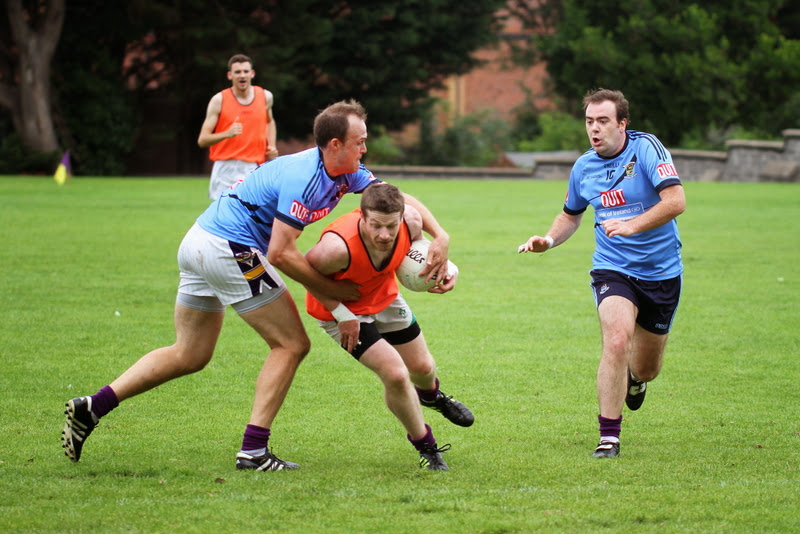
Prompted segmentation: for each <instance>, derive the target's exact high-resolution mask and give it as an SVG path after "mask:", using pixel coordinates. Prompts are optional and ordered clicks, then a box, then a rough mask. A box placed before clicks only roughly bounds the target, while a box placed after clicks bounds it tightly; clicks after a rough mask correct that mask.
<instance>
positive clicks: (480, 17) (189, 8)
mask: <svg viewBox="0 0 800 534" xmlns="http://www.w3.org/2000/svg"><path fill="white" fill-rule="evenodd" d="M11 1H12V3H15V4H17V5H19V3H20V0H11ZM504 3H505V0H471V1H469V2H464V1H463V0H340V1H337V2H330V1H329V0H228V1H226V2H206V1H205V0H182V1H181V2H174V1H170V0H128V1H125V2H103V1H101V0H81V1H80V2H70V3H68V5H67V8H66V9H67V20H66V22H65V24H64V32H65V35H64V36H63V38H62V44H65V46H60V47H59V49H58V55H57V61H55V62H54V65H53V70H54V76H55V78H56V79H57V80H58V87H57V92H56V93H55V94H54V95H52V98H53V100H51V102H50V103H51V104H53V103H55V104H56V105H55V109H56V116H57V118H58V120H57V123H58V124H59V128H58V129H57V130H58V133H59V137H60V140H61V142H62V143H64V144H69V145H73V146H74V145H77V146H78V153H79V156H80V159H81V164H83V165H90V163H91V165H90V166H91V169H93V172H100V170H101V169H107V170H106V172H109V173H110V172H114V173H117V172H122V171H121V170H119V169H116V168H114V169H110V168H108V165H110V164H111V163H112V162H115V163H117V164H120V163H121V162H122V161H123V160H124V157H125V153H126V151H130V150H131V146H132V143H133V136H134V134H135V133H136V130H137V124H138V121H139V120H142V121H144V122H143V125H142V128H141V130H140V131H139V141H138V142H139V145H138V146H141V144H142V143H145V142H147V141H148V140H152V139H153V138H155V137H156V136H158V137H159V138H160V139H162V140H169V139H171V142H172V145H173V146H174V147H176V150H178V151H181V152H182V154H183V157H184V159H185V160H188V161H190V162H195V161H197V162H198V165H197V166H195V167H192V168H183V169H180V171H181V172H187V171H191V172H194V171H197V170H198V168H199V167H200V165H202V162H203V160H204V157H201V156H200V153H201V151H199V149H198V148H197V147H196V139H197V133H198V131H199V128H200V124H201V123H202V121H203V117H204V114H205V109H206V105H207V103H208V100H209V98H210V97H211V96H212V95H213V94H214V93H215V92H216V91H218V90H221V89H223V88H225V87H226V86H227V83H228V82H227V81H226V79H225V71H226V62H227V60H228V58H229V57H230V56H232V55H233V54H235V53H245V54H248V55H250V56H251V57H252V58H253V61H254V67H255V70H256V80H255V82H256V83H257V84H258V85H262V86H264V87H266V88H268V89H270V90H271V91H272V92H273V93H274V94H275V102H276V104H275V110H274V113H275V115H276V120H277V121H278V125H279V129H278V135H279V138H290V137H298V138H306V137H307V136H308V135H309V134H310V132H311V126H312V121H313V118H314V115H316V113H317V111H318V110H320V109H322V108H323V107H325V106H326V105H328V104H330V103H332V102H334V101H336V100H340V99H344V98H356V99H358V100H360V101H361V102H362V103H363V104H364V105H365V106H366V107H367V109H368V111H369V122H370V125H371V127H375V128H379V127H385V128H387V129H390V130H395V129H398V128H401V127H402V126H404V125H405V124H407V123H409V122H412V121H414V120H416V119H417V118H419V117H420V116H422V115H424V113H425V111H426V110H427V109H428V108H429V106H430V105H431V98H430V91H431V89H433V88H436V87H440V86H441V85H442V83H443V81H444V80H445V79H446V78H447V77H448V76H450V75H457V74H463V73H466V72H468V71H469V70H470V69H472V68H473V67H474V66H475V65H477V64H478V63H479V61H478V60H476V59H475V58H473V57H472V55H471V53H472V52H473V51H474V50H476V49H478V48H481V47H483V46H485V45H487V44H488V43H490V42H492V41H493V40H494V38H495V30H496V28H497V25H498V24H499V18H498V16H497V15H496V12H497V10H498V9H499V8H500V7H502V6H503V5H504ZM57 5H60V6H61V7H62V12H63V5H64V1H63V0H39V1H38V2H37V1H35V0H29V2H28V4H27V10H23V11H24V12H25V13H27V12H31V13H34V14H35V15H36V17H42V16H43V15H45V14H48V13H49V14H50V15H51V16H52V15H54V13H53V12H54V11H55V9H54V6H57ZM40 8H46V9H40ZM51 10H52V11H53V12H51ZM9 18H10V17H9ZM17 18H18V17H17ZM34 18H35V17H34ZM4 22H5V23H8V22H9V21H8V20H6V21H3V20H0V34H2V33H3V29H4V25H3V23H4ZM35 35H36V34H34V33H32V32H29V33H27V34H25V36H23V37H21V39H22V41H23V42H24V41H25V39H26V38H32V37H34V36H35ZM48 36H50V37H53V36H54V37H56V39H57V34H56V33H55V32H51V33H48ZM2 51H3V52H4V54H3V56H4V59H5V60H6V63H5V65H13V64H15V62H17V61H18V60H19V56H18V50H17V48H15V47H14V46H11V45H9V46H8V47H6V48H4V49H3V50H2ZM51 56H52V52H51V53H50V55H46V54H40V57H41V59H42V61H43V62H44V61H45V60H48V61H49V58H50V57H51ZM48 64H49V63H48ZM2 72H3V74H2V78H0V82H4V83H8V80H11V79H12V77H10V76H6V74H5V71H2ZM42 76H43V77H45V79H46V80H47V81H49V79H50V77H49V74H48V73H44V72H43V73H42V74H41V75H37V77H42ZM82 90H83V91H84V92H86V91H87V90H88V91H90V95H89V96H90V98H84V95H82V94H81V91H82ZM48 93H49V91H48ZM156 103H157V104H158V106H159V111H160V113H158V114H157V115H158V116H157V121H156V122H152V121H150V119H149V118H148V117H147V115H148V114H149V113H150V112H149V110H151V109H153V106H154V105H155V104H156ZM3 105H4V106H5V107H7V108H9V109H11V107H13V106H14V104H13V103H12V102H11V101H10V100H8V99H6V100H5V101H4V102H3ZM92 106H93V107H92ZM103 107H104V108H105V109H99V108H103ZM32 117H33V116H32V115H30V113H29V112H27V111H25V110H24V109H23V110H21V111H20V116H19V117H17V118H15V119H14V125H15V128H16V129H17V130H18V131H19V130H20V129H21V128H22V127H23V125H24V124H26V123H28V122H35V121H34V119H33V118H32ZM0 126H2V125H1V124H0ZM110 126H115V127H114V128H113V129H111V128H110ZM162 155H163V154H162ZM139 159H141V156H139Z"/></svg>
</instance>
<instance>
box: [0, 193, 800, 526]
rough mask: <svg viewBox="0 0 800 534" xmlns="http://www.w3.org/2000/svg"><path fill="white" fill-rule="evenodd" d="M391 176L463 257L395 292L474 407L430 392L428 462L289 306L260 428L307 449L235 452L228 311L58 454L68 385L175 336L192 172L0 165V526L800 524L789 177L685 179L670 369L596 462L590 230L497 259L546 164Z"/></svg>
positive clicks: (196, 201) (237, 344) (522, 219)
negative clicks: (279, 466)
mask: <svg viewBox="0 0 800 534" xmlns="http://www.w3.org/2000/svg"><path fill="white" fill-rule="evenodd" d="M394 183H396V184H398V185H400V186H401V188H403V189H404V190H406V191H407V192H410V193H412V194H414V195H416V196H417V197H418V198H420V199H421V200H422V201H423V202H425V203H426V204H427V205H428V206H429V207H430V208H431V209H432V210H433V211H434V213H436V215H437V216H438V218H439V219H440V221H441V223H442V224H443V225H444V226H445V227H446V228H447V229H448V230H449V232H450V233H451V236H452V244H451V258H452V259H453V260H454V261H455V262H456V263H457V264H458V266H459V268H460V271H461V275H460V279H459V285H458V287H457V288H456V290H455V291H453V292H452V293H450V294H447V295H443V296H439V295H429V294H407V295H406V297H407V299H408V300H409V302H410V303H411V305H412V308H413V309H414V311H415V313H416V315H417V316H418V317H419V320H420V324H421V325H422V328H423V330H424V331H425V333H426V338H427V340H428V343H429V345H430V347H431V350H432V352H433V354H434V356H435V357H436V358H437V362H438V365H439V375H440V377H441V380H442V388H443V389H444V390H445V391H446V392H448V393H450V394H454V395H455V396H456V397H457V398H458V399H460V400H462V401H464V402H465V403H466V404H467V405H468V406H470V407H471V408H472V409H473V411H474V412H475V415H476V423H475V425H474V426H473V427H471V428H468V429H464V428H459V427H455V426H453V425H450V424H449V423H447V422H446V421H445V420H444V419H443V418H441V416H439V415H438V414H436V413H433V412H427V413H426V417H427V419H428V421H429V422H430V423H431V424H432V426H433V427H434V430H435V431H436V434H437V437H438V439H439V442H440V444H443V443H451V444H452V450H451V451H450V452H448V453H446V455H445V459H446V460H447V462H448V463H449V464H450V467H451V470H450V471H449V472H446V473H443V472H438V473H434V472H426V471H421V470H420V469H419V468H418V467H417V465H416V461H417V456H416V454H415V453H414V451H413V449H412V448H411V447H410V445H409V444H408V442H407V441H406V439H405V434H404V432H403V430H402V427H401V426H400V425H399V423H398V422H397V421H396V420H395V419H394V418H393V417H392V416H391V415H390V414H389V412H388V410H387V409H386V408H385V406H384V405H383V401H382V389H381V386H380V384H379V382H378V380H377V379H376V378H375V377H374V376H373V375H372V374H371V373H370V372H369V371H367V370H366V369H364V368H363V367H361V366H359V365H358V364H357V363H355V362H354V361H352V359H351V358H350V357H349V356H347V355H346V354H345V353H344V352H342V351H341V350H339V349H337V347H336V346H335V345H334V343H333V342H332V341H331V340H330V339H329V338H327V337H326V336H325V335H324V334H323V333H322V332H321V331H320V330H319V329H318V328H317V327H316V326H315V324H314V323H313V322H312V321H311V320H309V319H308V317H307V316H305V315H304V320H305V322H306V325H307V327H308V331H309V335H310V336H311V340H312V343H313V348H312V352H311V354H309V356H308V357H307V359H306V361H305V362H304V363H303V364H302V365H301V367H300V370H299V372H298V376H297V378H296V379H295V382H294V385H293V386H292V389H291V390H290V392H289V395H288V398H287V401H286V403H285V404H284V407H283V409H282V411H281V412H280V414H279V415H278V418H277V420H276V422H275V425H274V426H273V438H272V440H271V444H272V447H273V450H274V452H275V453H276V454H278V456H280V457H282V458H285V459H287V460H292V461H295V462H298V463H300V464H301V466H302V467H301V469H300V470H299V471H294V472H278V473H253V472H239V471H236V470H235V469H234V462H233V460H234V455H235V453H236V451H237V450H238V447H239V445H240V443H241V433H242V430H243V428H244V425H245V424H246V422H247V418H248V416H249V412H250V405H251V402H252V389H253V384H254V380H255V377H256V375H257V373H258V370H259V368H260V366H261V364H262V362H263V359H264V357H265V354H266V350H265V346H264V344H263V342H261V341H260V339H259V338H258V337H257V336H256V334H255V333H254V332H252V331H251V330H249V328H248V327H247V326H246V325H245V324H244V322H243V321H241V320H240V319H239V318H238V317H237V316H236V315H235V313H233V312H231V311H229V312H228V315H227V316H226V323H225V328H224V330H223V333H222V336H221V339H220V342H219V345H218V349H217V353H216V356H215V357H214V359H213V360H212V361H211V363H210V364H209V365H208V367H207V368H206V369H205V370H204V371H203V372H201V373H198V374H195V375H192V376H189V377H185V378H182V379H179V380H176V381H174V382H171V383H168V384H165V385H163V386H161V387H159V388H157V389H156V390H154V391H151V392H148V393H147V394H145V395H141V396H139V397H135V398H133V399H130V400H129V401H127V402H125V403H123V405H122V406H120V408H118V409H117V410H116V411H114V412H113V413H112V414H110V415H109V416H108V417H106V418H105V419H103V421H102V423H101V425H100V426H99V427H98V429H97V430H96V431H95V433H94V434H93V435H92V437H91V438H90V440H89V441H88V443H87V445H86V447H85V449H84V453H83V458H82V459H81V462H80V463H78V464H73V463H71V462H69V460H67V458H66V457H65V456H64V455H63V452H62V450H61V448H60V434H61V428H62V426H63V417H64V416H63V413H62V412H63V409H64V408H63V406H64V402H65V401H66V400H67V399H69V398H71V397H75V396H79V395H86V394H92V393H94V392H95V391H97V389H98V388H100V387H101V386H103V385H105V384H107V383H109V382H111V381H112V380H113V379H114V378H115V377H116V376H117V375H118V374H120V373H121V372H122V371H123V370H124V369H125V368H127V366H128V365H130V364H131V363H133V362H134V361H135V360H137V359H138V358H139V357H140V356H141V355H142V354H144V353H145V352H147V351H149V350H151V349H153V348H156V347H159V346H163V345H168V344H171V343H172V342H173V327H172V308H173V302H174V297H175V290H176V287H177V279H178V278H177V267H176V259H175V255H176V251H177V246H178V244H179V242H180V240H181V238H182V236H183V234H184V232H185V231H186V230H187V229H188V227H189V226H190V225H191V224H192V222H193V220H194V219H195V217H196V216H197V215H198V214H199V213H200V212H201V211H202V210H203V209H204V207H205V206H206V205H207V200H206V199H205V192H206V187H207V179H205V178H203V179H87V178H84V179H81V178H77V179H74V180H73V181H72V183H70V184H68V185H67V186H65V187H58V186H56V185H55V184H54V183H53V181H52V180H50V179H42V178H19V177H3V178H0V198H2V209H1V210H0V226H1V227H2V229H3V230H2V235H3V238H2V243H3V246H2V247H0V265H2V273H3V274H2V281H1V282H0V304H1V305H2V306H1V307H0V391H2V396H0V431H2V433H1V434H0V531H3V532H56V531H58V532H173V533H175V532H181V533H183V532H198V533H206V532H217V533H222V532H248V531H252V532H304V533H305V532H342V533H361V532H363V533H378V532H391V533H396V532H397V533H406V532H407V533H413V532H432V533H459V534H463V533H487V534H488V533H518V532H519V533H522V532H651V531H656V532H692V533H694V532H759V533H763V532H798V531H800V518H798V517H799V515H800V514H799V513H798V510H800V452H798V451H800V388H799V387H798V384H800V365H799V364H798V355H800V268H798V265H800V186H798V185H787V184H755V183H687V184H685V187H686V194H687V199H688V209H687V211H686V213H684V214H683V215H682V216H681V217H680V219H679V226H680V229H681V233H682V237H683V241H684V263H685V267H686V275H685V286H684V293H683V300H682V302H681V307H680V310H679V312H678V316H677V319H676V323H675V327H674V330H673V334H672V336H671V338H670V342H669V345H668V347H667V355H666V360H665V365H664V370H663V372H662V374H661V376H659V377H658V379H657V380H656V381H654V382H653V383H652V384H651V387H650V388H649V389H648V392H649V393H648V396H647V401H646V402H645V404H644V406H643V408H642V409H641V410H640V411H638V412H635V413H632V412H627V411H626V412H625V413H624V416H625V421H624V423H623V432H622V454H621V456H620V457H619V458H618V459H616V460H596V459H593V458H591V457H590V453H591V451H592V450H593V448H594V446H595V444H596V440H597V428H596V427H597V423H596V415H597V405H596V395H595V373H596V369H597V362H598V358H599V346H600V343H599V327H598V325H597V319H596V316H595V310H594V307H593V302H592V297H591V293H590V291H589V286H588V281H589V279H588V274H587V273H588V270H589V268H590V256H591V250H592V247H593V240H592V235H591V229H590V225H589V224H588V223H587V224H584V227H582V228H581V229H580V230H579V232H578V233H577V234H576V235H575V236H574V237H573V238H572V239H571V240H570V241H568V242H567V243H566V244H565V245H563V246H562V247H559V248H557V249H555V250H553V251H549V252H547V253H546V254H544V255H536V254H526V255H518V254H516V248H517V246H518V245H519V244H520V243H522V242H523V241H524V240H525V239H526V238H527V237H528V236H530V235H531V234H533V233H541V232H543V231H545V230H546V229H547V227H548V225H549V224H550V222H551V220H552V218H553V217H554V216H555V215H556V213H557V212H558V211H559V210H560V207H561V201H562V199H563V195H564V190H565V183H564V182H533V181H453V180H446V181H440V180H431V181H410V180H406V181H399V180H398V181H395V182H394ZM355 200H357V199H356V198H355V197H353V196H349V197H348V198H347V201H346V202H345V203H343V205H342V206H340V207H339V208H338V209H337V211H336V212H334V213H336V214H342V213H344V212H345V210H346V209H348V208H350V207H353V206H355V202H354V201H355ZM322 228H323V224H320V223H317V224H315V225H313V226H311V227H310V228H309V229H308V230H307V231H306V232H305V234H304V235H303V237H302V241H301V248H302V249H303V250H306V249H307V248H308V247H309V246H310V245H311V244H312V243H313V242H314V241H315V240H316V238H317V237H318V234H319V231H320V230H321V229H322ZM290 288H291V291H292V293H293V294H294V296H295V297H296V298H297V299H300V298H301V297H302V292H301V290H300V288H299V286H297V285H296V284H295V283H293V282H290Z"/></svg>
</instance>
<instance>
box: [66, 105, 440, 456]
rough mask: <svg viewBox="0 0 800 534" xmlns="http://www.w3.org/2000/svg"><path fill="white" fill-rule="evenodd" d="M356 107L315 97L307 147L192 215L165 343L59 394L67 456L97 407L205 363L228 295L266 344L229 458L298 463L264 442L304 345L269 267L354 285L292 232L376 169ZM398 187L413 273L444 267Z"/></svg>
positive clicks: (339, 291) (343, 297) (435, 229)
mask: <svg viewBox="0 0 800 534" xmlns="http://www.w3.org/2000/svg"><path fill="white" fill-rule="evenodd" d="M366 117H367V115H366V111H365V110H364V108H363V107H362V106H361V104H359V103H358V102H355V101H352V100H351V101H347V102H338V103H336V104H332V105H331V106H329V107H327V108H325V109H324V110H323V111H321V112H320V113H319V114H318V115H317V117H316V119H315V120H314V138H315V141H316V144H317V146H316V147H314V148H311V149H309V150H306V151H303V152H300V153H298V154H292V155H288V156H283V157H279V158H277V159H275V160H272V161H270V162H269V163H266V164H264V165H261V166H260V167H258V168H257V169H255V170H254V171H253V172H252V173H251V174H250V175H248V176H247V177H246V178H245V179H243V180H240V181H239V182H238V183H236V184H234V185H233V186H231V187H230V188H229V189H227V190H226V191H224V192H223V193H222V194H221V195H220V197H219V198H217V200H215V201H214V202H212V203H211V205H210V206H209V207H208V209H206V211H205V212H204V213H203V214H202V215H200V217H198V219H197V221H196V223H195V224H194V226H192V228H191V229H190V230H189V231H188V233H187V234H186V236H185V237H184V239H183V242H182V243H181V246H180V249H179V250H178V265H179V267H180V271H181V280H180V286H179V288H178V296H177V300H176V304H175V331H176V341H175V344H174V345H172V346H169V347H163V348H160V349H156V350H154V351H151V352H149V353H148V354H146V355H144V356H142V358H141V359H139V361H137V362H136V363H135V364H133V365H132V366H131V367H130V368H129V369H128V370H127V371H125V372H124V373H123V374H122V375H121V376H120V377H119V378H117V379H116V380H115V381H113V382H112V383H111V384H109V385H107V386H104V387H103V388H101V389H100V390H99V391H98V392H97V393H96V394H94V395H92V396H86V397H77V398H74V399H71V400H69V401H68V402H67V410H66V412H65V413H66V414H67V420H66V424H65V426H64V430H63V433H62V440H63V447H64V449H65V453H66V455H67V457H69V459H70V460H72V461H74V462H77V461H78V460H79V459H80V457H81V452H82V450H83V445H84V443H85V441H86V438H88V437H89V434H91V433H92V431H93V430H94V428H95V427H96V425H97V423H98V421H99V419H100V418H101V417H103V416H105V415H106V414H108V412H110V411H111V410H113V409H114V408H116V407H117V406H118V405H119V403H120V402H121V401H123V400H125V399H128V398H130V397H133V396H134V395H138V394H139V393H143V392H145V391H148V390H150V389H152V388H154V387H156V386H158V385H160V384H163V383H165V382H167V381H169V380H172V379H174V378H177V377H179V376H183V375H187V374H190V373H194V372H196V371H199V370H201V369H202V368H203V367H205V366H206V364H207V363H208V362H209V361H210V360H211V357H212V356H213V354H214V348H215V346H216V343H217V339H218V337H219V334H220V330H221V328H222V323H223V317H224V313H225V309H226V307H227V306H228V305H230V306H231V307H233V309H234V310H236V312H237V313H238V314H239V315H240V316H241V317H242V319H244V320H245V322H247V323H248V324H249V325H250V326H251V327H252V328H253V329H254V330H255V331H256V332H258V333H259V335H260V336H261V337H262V338H263V339H264V341H266V343H267V345H269V348H270V352H269V355H268V356H267V359H266V361H265V362H264V366H263V368H262V370H261V372H260V374H259V376H258V379H257V381H256V391H255V400H254V402H253V409H252V412H251V414H250V420H249V424H248V425H247V426H246V428H245V431H244V437H243V439H242V447H241V450H240V451H239V453H238V454H237V455H236V467H237V468H238V469H254V470H258V471H278V470H282V469H296V468H297V467H298V465H297V464H295V463H293V462H287V461H284V460H281V459H279V458H277V457H276V456H275V455H274V454H272V452H271V451H270V449H269V446H268V440H269V436H270V434H271V430H270V428H271V426H272V422H273V420H274V418H275V416H276V414H277V413H278V410H279V409H280V407H281V405H282V403H283V400H284V398H285V397H286V394H287V392H288V390H289V386H290V385H291V383H292V379H293V378H294V375H295V371H296V370H297V367H298V365H299V364H300V362H301V361H302V359H303V357H304V356H305V355H306V354H307V353H308V351H309V349H310V341H309V339H308V336H307V335H306V332H305V329H304V327H303V324H302V322H301V320H300V315H299V314H298V312H297V307H296V306H295V303H294V301H293V300H292V298H291V295H290V294H289V293H288V292H287V291H286V283H285V282H284V281H283V280H282V279H281V277H280V275H279V274H278V272H277V271H278V270H280V271H282V272H283V273H284V274H286V275H287V276H289V277H290V278H292V279H294V280H296V281H297V282H299V283H301V284H303V285H304V286H305V287H306V288H307V289H308V290H309V291H315V292H317V293H319V294H322V295H327V296H329V297H330V298H333V299H336V300H339V301H354V300H357V299H358V298H359V297H360V293H359V290H358V285H357V284H355V283H354V282H352V281H344V280H339V281H337V280H333V279H331V278H328V277H327V276H323V275H321V274H320V273H318V272H317V271H316V270H315V269H314V268H312V267H311V265H310V264H309V263H308V261H307V260H306V258H305V256H304V255H303V253H302V252H300V250H298V248H297V243H296V242H297V239H298V237H299V236H300V234H301V233H302V231H303V229H304V228H305V226H306V225H308V224H311V223H313V222H315V221H317V220H319V219H321V218H323V217H324V216H325V215H327V214H328V213H329V212H330V211H331V210H332V209H333V208H334V207H335V206H336V205H337V204H338V203H339V201H340V200H341V198H342V196H343V195H344V194H345V193H360V192H362V191H363V190H364V189H366V187H367V186H368V185H370V184H372V183H375V182H376V181H379V180H377V179H376V178H375V177H374V176H373V175H372V173H371V172H370V171H368V170H367V169H366V168H365V167H364V165H363V164H361V157H362V156H363V155H364V154H365V153H366V152H367V148H366V140H367V127H366ZM404 196H405V199H406V203H408V204H411V205H412V206H414V207H415V208H417V210H418V211H419V212H420V214H421V216H422V224H423V228H424V230H425V231H426V232H428V233H429V234H430V235H431V236H432V237H433V238H434V241H433V243H432V244H431V249H430V252H429V255H428V265H427V267H426V270H425V271H423V274H425V275H426V278H430V277H433V276H437V277H438V279H444V277H445V275H446V274H447V254H448V248H449V241H450V238H449V236H448V234H447V233H446V232H445V231H444V229H442V227H441V226H440V225H439V223H438V222H437V221H436V219H435V218H434V217H433V215H432V214H431V213H430V211H429V210H428V209H427V208H425V206H423V205H422V204H421V203H420V202H419V201H418V200H416V199H414V198H413V197H411V196H409V195H404ZM276 269H277V270H276Z"/></svg>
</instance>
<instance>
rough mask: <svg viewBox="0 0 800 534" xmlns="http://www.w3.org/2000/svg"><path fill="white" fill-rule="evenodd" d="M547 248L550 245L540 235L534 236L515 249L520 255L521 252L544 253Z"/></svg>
mask: <svg viewBox="0 0 800 534" xmlns="http://www.w3.org/2000/svg"><path fill="white" fill-rule="evenodd" d="M549 248H550V243H549V242H548V241H547V239H545V238H544V237H542V236H540V235H535V236H532V237H531V238H530V239H528V240H527V241H525V242H524V243H523V244H521V245H520V246H519V247H517V252H518V253H519V254H522V253H523V252H544V251H546V250H547V249H549Z"/></svg>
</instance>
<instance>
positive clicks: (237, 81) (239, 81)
mask: <svg viewBox="0 0 800 534" xmlns="http://www.w3.org/2000/svg"><path fill="white" fill-rule="evenodd" d="M255 75H256V71H254V70H253V66H252V65H250V62H249V61H245V62H243V63H231V70H229V71H228V79H229V80H230V81H231V82H233V87H234V88H235V89H236V90H238V91H247V90H248V89H249V88H250V83H251V82H252V80H253V76H255Z"/></svg>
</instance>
